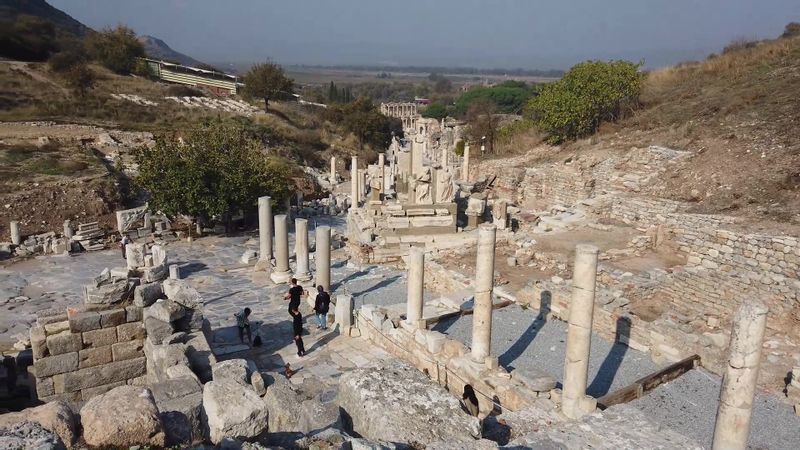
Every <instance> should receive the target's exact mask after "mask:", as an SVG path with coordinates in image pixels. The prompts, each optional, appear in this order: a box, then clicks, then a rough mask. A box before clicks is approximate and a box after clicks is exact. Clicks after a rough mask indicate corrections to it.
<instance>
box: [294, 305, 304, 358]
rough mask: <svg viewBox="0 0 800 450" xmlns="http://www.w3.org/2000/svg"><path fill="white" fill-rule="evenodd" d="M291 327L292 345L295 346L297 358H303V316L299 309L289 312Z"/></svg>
mask: <svg viewBox="0 0 800 450" xmlns="http://www.w3.org/2000/svg"><path fill="white" fill-rule="evenodd" d="M291 313H292V322H293V323H292V325H293V326H294V343H295V345H297V356H305V354H306V347H305V345H303V315H302V314H300V310H299V309H293V310H291Z"/></svg>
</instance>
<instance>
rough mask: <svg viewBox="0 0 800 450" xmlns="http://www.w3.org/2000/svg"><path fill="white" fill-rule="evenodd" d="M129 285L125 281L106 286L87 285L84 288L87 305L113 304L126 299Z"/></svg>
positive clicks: (113, 282) (117, 281) (116, 281)
mask: <svg viewBox="0 0 800 450" xmlns="http://www.w3.org/2000/svg"><path fill="white" fill-rule="evenodd" d="M129 288H130V285H129V284H128V281H127V280H115V281H112V282H110V283H108V284H104V285H101V286H95V285H94V284H89V285H86V286H85V287H84V292H85V294H86V300H85V301H86V303H87V304H95V305H99V304H114V303H119V302H121V301H122V300H124V299H125V298H127V297H128V293H129Z"/></svg>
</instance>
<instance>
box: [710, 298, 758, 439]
mask: <svg viewBox="0 0 800 450" xmlns="http://www.w3.org/2000/svg"><path fill="white" fill-rule="evenodd" d="M767 312H768V310H767V307H766V306H764V305H762V304H760V303H757V302H752V303H743V304H742V306H741V307H740V308H739V310H738V311H737V312H736V316H735V317H734V319H733V331H732V333H731V345H730V352H731V353H730V358H729V360H728V365H727V369H726V371H725V376H724V377H723V378H722V389H721V391H720V394H719V407H718V409H717V422H716V425H715V427H714V441H713V444H712V447H711V448H712V449H713V450H738V449H742V450H743V449H746V448H747V436H748V435H749V434H750V418H751V416H752V413H753V398H754V396H755V393H756V382H757V381H758V370H759V366H760V364H761V349H762V347H763V340H764V330H765V328H766V326H767Z"/></svg>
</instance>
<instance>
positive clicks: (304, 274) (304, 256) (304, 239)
mask: <svg viewBox="0 0 800 450" xmlns="http://www.w3.org/2000/svg"><path fill="white" fill-rule="evenodd" d="M294 255H295V259H296V263H297V267H296V268H295V271H294V277H295V278H297V279H298V280H300V281H308V280H310V279H311V272H310V271H309V270H308V220H306V219H294Z"/></svg>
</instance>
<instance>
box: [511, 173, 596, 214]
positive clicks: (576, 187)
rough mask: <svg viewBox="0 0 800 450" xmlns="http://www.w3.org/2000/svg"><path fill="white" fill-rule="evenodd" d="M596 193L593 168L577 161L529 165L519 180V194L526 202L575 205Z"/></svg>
mask: <svg viewBox="0 0 800 450" xmlns="http://www.w3.org/2000/svg"><path fill="white" fill-rule="evenodd" d="M593 195H594V177H593V176H592V173H591V171H589V170H586V169H584V168H582V167H580V166H579V165H577V164H574V165H572V164H561V163H559V164H550V165H546V166H539V167H533V168H528V169H526V170H525V177H524V178H523V180H522V182H521V184H520V192H519V196H520V198H521V199H524V201H526V202H531V201H541V202H542V203H544V204H548V205H552V204H561V205H575V204H577V203H578V202H580V201H581V200H585V199H587V198H590V197H592V196H593Z"/></svg>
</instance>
